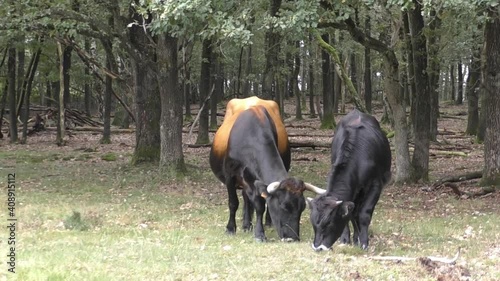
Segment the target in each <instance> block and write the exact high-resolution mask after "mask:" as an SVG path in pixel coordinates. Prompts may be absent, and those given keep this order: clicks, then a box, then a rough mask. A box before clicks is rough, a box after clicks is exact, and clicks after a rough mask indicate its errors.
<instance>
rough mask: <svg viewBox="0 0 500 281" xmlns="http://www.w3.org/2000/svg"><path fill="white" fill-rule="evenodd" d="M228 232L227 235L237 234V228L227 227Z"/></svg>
mask: <svg viewBox="0 0 500 281" xmlns="http://www.w3.org/2000/svg"><path fill="white" fill-rule="evenodd" d="M226 234H227V235H234V234H236V230H230V229H226Z"/></svg>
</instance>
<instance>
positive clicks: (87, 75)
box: [83, 38, 92, 116]
mask: <svg viewBox="0 0 500 281" xmlns="http://www.w3.org/2000/svg"><path fill="white" fill-rule="evenodd" d="M85 52H87V53H90V41H89V39H88V38H85ZM89 78H90V68H89V67H88V66H87V67H85V84H84V86H83V89H84V90H83V91H84V101H85V113H86V114H87V116H91V115H92V112H91V102H92V92H91V90H90V89H91V87H90V82H89V81H88V79H89Z"/></svg>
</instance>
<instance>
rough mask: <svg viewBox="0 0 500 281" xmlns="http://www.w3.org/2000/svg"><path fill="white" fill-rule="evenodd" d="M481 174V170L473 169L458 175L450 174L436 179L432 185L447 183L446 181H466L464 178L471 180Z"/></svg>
mask: <svg viewBox="0 0 500 281" xmlns="http://www.w3.org/2000/svg"><path fill="white" fill-rule="evenodd" d="M482 176H483V172H482V171H474V172H470V173H466V174H462V175H458V176H450V177H444V178H442V179H439V180H437V181H436V182H435V183H434V184H433V185H432V187H438V186H440V185H442V184H445V183H448V182H461V181H466V180H472V179H479V178H481V177H482Z"/></svg>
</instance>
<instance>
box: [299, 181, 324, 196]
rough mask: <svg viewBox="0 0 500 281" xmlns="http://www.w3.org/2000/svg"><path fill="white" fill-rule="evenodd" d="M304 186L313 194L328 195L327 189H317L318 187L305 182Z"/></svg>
mask: <svg viewBox="0 0 500 281" xmlns="http://www.w3.org/2000/svg"><path fill="white" fill-rule="evenodd" d="M304 185H305V187H306V189H307V190H309V191H312V192H314V193H316V194H324V193H326V190H325V189H323V188H320V187H317V186H314V185H312V184H310V183H307V182H305V183H304Z"/></svg>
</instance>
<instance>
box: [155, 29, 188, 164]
mask: <svg viewBox="0 0 500 281" xmlns="http://www.w3.org/2000/svg"><path fill="white" fill-rule="evenodd" d="M158 41H159V44H158V59H159V62H160V67H159V69H160V71H159V73H160V75H159V76H158V80H157V83H158V84H159V85H160V86H159V88H160V96H161V119H160V123H161V125H160V135H161V155H160V167H161V168H163V169H164V171H167V172H172V171H175V172H181V173H184V172H185V171H186V165H185V163H184V154H183V152H182V119H183V116H182V103H183V100H182V95H179V93H178V89H179V86H178V82H177V81H178V69H177V38H174V37H172V36H170V35H168V34H162V35H159V40H158Z"/></svg>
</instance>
